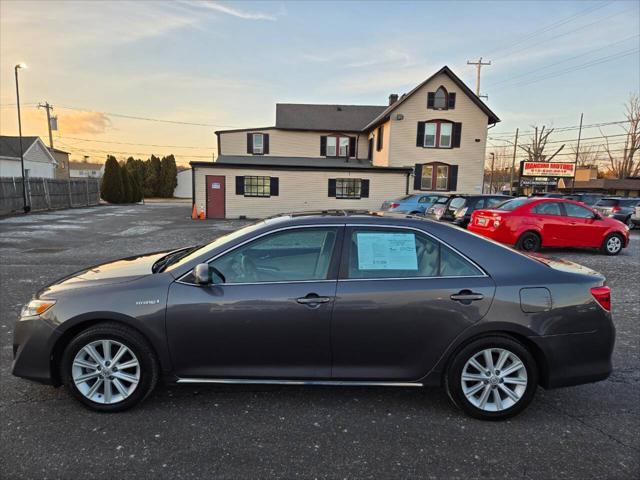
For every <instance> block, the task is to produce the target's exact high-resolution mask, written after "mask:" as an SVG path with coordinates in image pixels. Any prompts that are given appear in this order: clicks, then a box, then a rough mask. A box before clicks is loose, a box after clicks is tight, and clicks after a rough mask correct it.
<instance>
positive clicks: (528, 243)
mask: <svg viewBox="0 0 640 480" xmlns="http://www.w3.org/2000/svg"><path fill="white" fill-rule="evenodd" d="M540 247H542V239H541V238H540V235H538V234H537V233H536V232H524V233H523V234H522V235H520V238H519V239H518V241H517V242H516V248H517V249H518V250H523V251H525V252H537V251H538V250H540Z"/></svg>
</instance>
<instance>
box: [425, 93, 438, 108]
mask: <svg viewBox="0 0 640 480" xmlns="http://www.w3.org/2000/svg"><path fill="white" fill-rule="evenodd" d="M435 103H436V94H435V92H429V93H428V94H427V108H433V105H434V104H435Z"/></svg>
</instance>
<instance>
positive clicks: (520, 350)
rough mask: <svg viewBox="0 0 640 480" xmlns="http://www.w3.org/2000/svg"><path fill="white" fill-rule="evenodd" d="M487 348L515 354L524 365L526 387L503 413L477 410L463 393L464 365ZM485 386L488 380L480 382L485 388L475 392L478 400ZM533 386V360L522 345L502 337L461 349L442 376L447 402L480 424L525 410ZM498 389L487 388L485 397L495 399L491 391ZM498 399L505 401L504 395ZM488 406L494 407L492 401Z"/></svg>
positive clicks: (488, 385)
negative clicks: (481, 421) (443, 377)
mask: <svg viewBox="0 0 640 480" xmlns="http://www.w3.org/2000/svg"><path fill="white" fill-rule="evenodd" d="M489 348H495V349H503V350H507V351H509V352H511V353H513V354H515V355H516V356H517V357H518V358H519V359H520V361H521V362H522V364H523V365H524V367H525V370H526V374H527V378H526V382H527V385H526V387H525V390H524V392H523V393H522V395H521V396H520V398H519V400H517V401H516V402H515V403H514V404H513V405H511V406H509V407H508V408H505V409H504V410H499V411H487V410H483V409H481V408H478V407H477V406H476V405H474V404H473V403H471V401H470V400H469V399H467V397H466V396H465V393H464V391H463V386H462V373H463V370H464V367H465V365H466V363H467V361H469V359H471V358H473V357H474V356H475V355H476V354H477V353H479V352H482V351H483V350H486V349H489ZM488 382H489V376H488V378H487V380H486V381H483V384H486V387H485V386H483V387H481V391H480V392H479V393H480V396H481V395H482V393H481V392H482V390H484V389H485V388H487V387H490V384H489V383H488ZM479 383H480V382H479ZM500 383H502V382H500ZM505 385H506V383H505ZM537 386H538V368H537V365H536V362H535V359H534V358H533V356H532V355H531V353H530V352H529V351H528V350H527V348H526V347H525V346H524V345H522V344H521V343H520V342H518V341H516V340H514V339H513V338H511V337H506V336H490V337H482V338H479V339H478V340H474V341H472V342H471V343H469V344H467V345H465V346H464V347H463V348H461V349H460V350H459V351H458V352H457V353H456V354H455V356H454V357H453V359H452V360H451V362H450V363H449V367H448V369H447V372H446V374H445V387H446V389H447V394H448V395H449V398H450V399H451V400H452V402H453V403H454V405H456V406H457V407H458V408H460V409H462V410H463V411H464V412H465V413H466V414H467V415H469V416H471V417H474V418H478V419H480V420H493V421H496V420H505V419H507V418H511V417H513V416H515V415H517V414H519V413H520V412H522V411H523V410H524V409H525V408H527V406H528V405H529V404H530V403H531V400H533V397H534V395H535V393H536V389H537ZM499 387H500V385H497V386H494V387H490V388H491V390H489V392H490V393H489V396H492V395H495V394H494V393H493V389H498V390H499ZM498 395H500V396H503V397H504V398H503V399H502V400H503V401H505V400H507V397H506V395H504V393H503V392H502V391H498ZM492 398H494V397H492ZM492 403H493V404H495V405H497V401H492Z"/></svg>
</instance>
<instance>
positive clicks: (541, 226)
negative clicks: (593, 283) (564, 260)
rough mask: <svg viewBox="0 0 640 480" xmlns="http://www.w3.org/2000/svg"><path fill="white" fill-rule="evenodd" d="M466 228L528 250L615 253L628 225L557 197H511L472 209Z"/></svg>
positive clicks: (626, 239)
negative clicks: (573, 248) (559, 249)
mask: <svg viewBox="0 0 640 480" xmlns="http://www.w3.org/2000/svg"><path fill="white" fill-rule="evenodd" d="M467 228H468V229H469V230H471V231H472V232H475V233H479V234H480V235H484V236H485V237H489V238H491V239H493V240H496V241H498V242H501V243H506V244H508V245H515V246H516V248H518V249H520V250H526V251H530V252H535V251H537V250H539V249H540V248H543V247H585V248H598V249H600V251H601V252H602V253H604V254H607V255H617V254H618V253H620V251H621V250H622V249H623V248H625V247H626V246H627V245H628V244H629V228H628V227H627V226H626V225H624V224H623V223H622V222H620V221H618V220H615V219H613V218H606V217H602V216H601V215H600V214H599V213H597V212H596V211H595V210H592V209H591V208H589V207H587V206H586V205H584V204H581V203H578V202H575V201H573V200H564V199H560V198H540V197H532V198H514V199H513V200H508V201H506V202H505V203H502V204H500V205H498V206H497V207H495V208H493V209H485V210H476V211H475V212H473V214H472V216H471V222H470V223H469V226H468V227H467Z"/></svg>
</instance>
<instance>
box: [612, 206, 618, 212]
mask: <svg viewBox="0 0 640 480" xmlns="http://www.w3.org/2000/svg"><path fill="white" fill-rule="evenodd" d="M611 211H612V212H613V213H616V212H619V211H620V207H613V208H612V209H611Z"/></svg>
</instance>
